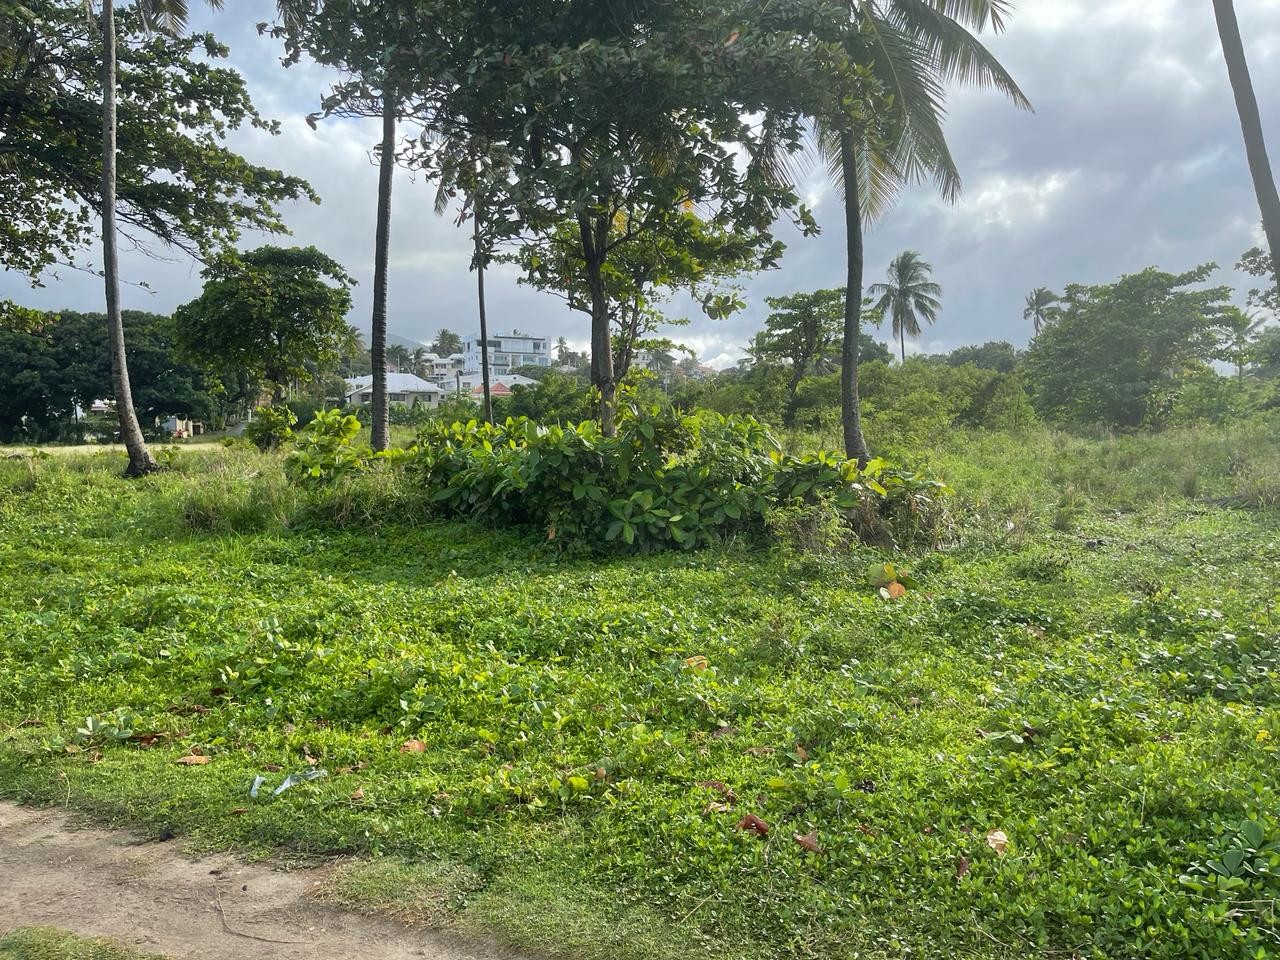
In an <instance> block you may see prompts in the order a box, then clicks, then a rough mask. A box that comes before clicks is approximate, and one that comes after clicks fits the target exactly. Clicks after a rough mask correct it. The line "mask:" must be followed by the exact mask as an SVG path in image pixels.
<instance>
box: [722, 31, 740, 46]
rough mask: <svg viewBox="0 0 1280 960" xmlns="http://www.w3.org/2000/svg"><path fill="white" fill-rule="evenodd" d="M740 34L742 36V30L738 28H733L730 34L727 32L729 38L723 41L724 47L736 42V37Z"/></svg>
mask: <svg viewBox="0 0 1280 960" xmlns="http://www.w3.org/2000/svg"><path fill="white" fill-rule="evenodd" d="M740 36H742V32H741V31H739V30H734V31H733V32H732V33H731V34H729V39H728V40H726V41H725V42H724V45H725V46H726V47H732V46H733V45H734V44H735V43H737V42H738V38H739V37H740Z"/></svg>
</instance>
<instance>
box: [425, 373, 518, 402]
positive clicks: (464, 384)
mask: <svg viewBox="0 0 1280 960" xmlns="http://www.w3.org/2000/svg"><path fill="white" fill-rule="evenodd" d="M537 382H538V381H537V380H534V379H533V378H532V377H522V376H520V374H518V373H507V374H503V375H502V376H501V377H499V376H491V377H490V378H489V392H490V393H491V394H492V395H493V396H495V397H509V396H511V388H512V387H529V386H533V385H534V384H536V383H537ZM442 386H443V387H444V389H445V392H446V393H457V392H458V391H459V390H461V391H462V394H463V396H467V395H470V396H473V397H482V396H484V376H483V375H482V374H479V373H464V374H462V375H460V376H455V377H454V378H453V380H446V381H445V382H444V383H443V384H442Z"/></svg>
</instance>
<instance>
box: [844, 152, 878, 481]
mask: <svg viewBox="0 0 1280 960" xmlns="http://www.w3.org/2000/svg"><path fill="white" fill-rule="evenodd" d="M840 169H841V174H842V176H843V178H844V223H845V232H846V242H845V248H846V254H847V258H848V259H847V266H848V275H847V277H846V279H845V294H844V343H843V346H842V350H841V355H840V413H841V421H842V423H843V426H844V452H845V456H847V457H848V458H849V459H850V460H857V461H858V463H859V464H865V463H866V462H867V460H868V459H869V458H870V456H871V454H870V452H869V451H868V450H867V440H866V438H865V437H864V436H863V435H862V403H861V401H860V399H859V397H858V346H859V341H860V340H861V339H862V272H863V260H864V255H863V248H862V201H861V197H860V196H859V195H858V189H859V187H858V161H857V154H856V152H855V150H854V143H853V135H852V134H850V133H848V132H843V133H841V134H840Z"/></svg>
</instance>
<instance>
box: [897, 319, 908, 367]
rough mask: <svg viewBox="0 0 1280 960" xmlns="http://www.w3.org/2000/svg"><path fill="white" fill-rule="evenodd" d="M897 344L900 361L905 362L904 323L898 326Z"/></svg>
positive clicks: (905, 334) (905, 327)
mask: <svg viewBox="0 0 1280 960" xmlns="http://www.w3.org/2000/svg"><path fill="white" fill-rule="evenodd" d="M898 346H899V347H900V349H901V354H902V362H903V363H904V364H905V363H906V362H907V325H906V324H905V323H904V324H903V325H902V326H900V327H898Z"/></svg>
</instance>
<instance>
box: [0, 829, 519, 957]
mask: <svg viewBox="0 0 1280 960" xmlns="http://www.w3.org/2000/svg"><path fill="white" fill-rule="evenodd" d="M325 874H326V871H325V870H323V869H322V870H297V871H292V872H285V871H280V870H276V869H273V868H272V867H270V866H268V865H252V864H245V863H241V862H238V861H236V860H234V859H232V858H230V857H225V856H216V857H205V858H202V859H198V860H193V859H189V858H187V857H184V856H183V855H182V854H181V852H180V851H179V850H178V849H177V847H176V845H174V844H172V843H138V842H136V841H134V840H131V839H130V838H129V837H127V836H124V835H122V834H116V833H106V832H102V831H98V830H78V829H74V828H72V827H71V825H70V824H69V822H68V819H67V818H66V817H65V816H64V815H63V814H61V813H60V812H57V811H47V810H28V809H25V808H21V807H15V806H13V805H10V804H0V934H4V933H6V932H8V931H10V930H12V929H15V928H17V927H22V926H28V925H32V924H47V925H51V926H55V927H59V928H61V929H63V930H67V931H70V932H72V933H76V934H79V935H81V936H93V937H109V938H111V939H113V940H116V941H118V942H119V943H121V944H124V945H127V946H131V947H133V948H135V949H138V950H142V951H144V952H148V953H160V954H164V955H166V956H169V957H173V958H192V960H258V958H266V957H271V958H273V960H293V958H297V960H304V958H305V960H351V958H360V960H409V958H427V960H516V958H517V955H516V954H514V953H512V952H510V951H507V950H504V949H502V948H499V947H497V946H494V945H486V944H480V945H476V944H463V943H460V942H456V941H454V940H452V939H450V938H449V937H447V936H446V935H443V934H439V933H433V932H430V931H425V930H418V929H416V928H410V927H406V926H403V925H400V924H396V923H392V922H389V921H382V920H377V919H373V918H369V917H364V916H360V915H357V914H351V913H346V912H343V911H339V910H335V909H332V908H330V907H326V906H323V905H320V904H317V903H316V902H314V901H313V900H312V899H311V897H310V891H311V890H312V889H313V888H314V887H315V885H316V884H317V883H318V882H320V881H321V880H323V879H324V877H325Z"/></svg>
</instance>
